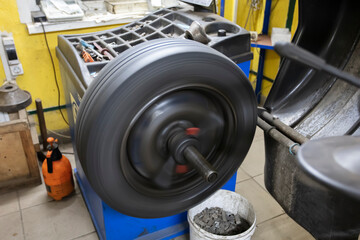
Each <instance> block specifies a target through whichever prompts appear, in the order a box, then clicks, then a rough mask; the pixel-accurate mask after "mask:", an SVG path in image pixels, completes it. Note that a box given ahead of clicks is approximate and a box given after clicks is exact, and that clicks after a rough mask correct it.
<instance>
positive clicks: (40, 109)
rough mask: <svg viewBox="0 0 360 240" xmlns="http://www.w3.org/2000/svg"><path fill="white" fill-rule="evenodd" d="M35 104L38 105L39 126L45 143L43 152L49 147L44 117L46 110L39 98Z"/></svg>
mask: <svg viewBox="0 0 360 240" xmlns="http://www.w3.org/2000/svg"><path fill="white" fill-rule="evenodd" d="M35 103H36V113H37V116H38V119H39V126H40V133H41V138H42V142H43V150H44V151H45V150H46V147H47V141H46V139H47V130H46V123H45V117H44V109H43V106H42V102H41V99H39V98H37V99H35Z"/></svg>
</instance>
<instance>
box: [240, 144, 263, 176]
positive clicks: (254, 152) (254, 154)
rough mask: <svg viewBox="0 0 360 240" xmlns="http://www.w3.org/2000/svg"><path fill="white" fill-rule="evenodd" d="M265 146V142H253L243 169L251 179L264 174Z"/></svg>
mask: <svg viewBox="0 0 360 240" xmlns="http://www.w3.org/2000/svg"><path fill="white" fill-rule="evenodd" d="M264 166H265V145H264V140H258V141H253V143H252V145H251V147H250V150H249V152H248V154H247V155H246V158H245V160H244V162H243V163H242V164H241V168H242V169H243V170H244V171H245V172H246V173H247V174H249V175H250V176H251V177H255V176H257V175H260V174H262V173H264Z"/></svg>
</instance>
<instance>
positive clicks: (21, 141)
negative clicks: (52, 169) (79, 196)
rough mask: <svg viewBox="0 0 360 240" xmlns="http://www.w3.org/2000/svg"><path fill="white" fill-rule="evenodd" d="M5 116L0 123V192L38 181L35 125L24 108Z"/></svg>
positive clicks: (37, 144)
mask: <svg viewBox="0 0 360 240" xmlns="http://www.w3.org/2000/svg"><path fill="white" fill-rule="evenodd" d="M9 117H10V121H8V122H1V123H0V193H4V192H9V191H12V190H15V189H18V188H20V187H23V186H29V185H35V184H41V177H40V171H39V167H38V160H37V155H36V150H37V151H38V150H40V146H39V142H38V138H37V133H36V129H35V126H34V124H32V125H33V126H30V125H31V124H30V122H29V119H28V116H27V113H26V111H25V110H20V111H19V112H16V113H11V114H9ZM34 143H35V145H34ZM36 148H37V149H36Z"/></svg>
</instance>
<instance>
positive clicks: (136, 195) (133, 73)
mask: <svg viewBox="0 0 360 240" xmlns="http://www.w3.org/2000/svg"><path fill="white" fill-rule="evenodd" d="M184 86H187V87H188V86H196V88H197V89H201V88H204V89H213V90H214V91H216V92H218V93H220V94H221V95H222V96H224V98H226V101H227V103H228V105H229V109H232V113H233V115H234V116H233V119H234V129H232V132H231V134H229V135H231V139H230V140H231V144H229V145H228V146H227V150H226V152H224V153H223V154H222V155H221V158H222V160H221V161H222V163H226V164H221V165H218V166H217V167H218V169H217V170H218V173H219V177H218V179H217V180H216V181H215V182H213V183H206V182H204V181H201V180H199V181H198V182H197V183H196V184H195V183H194V185H193V186H192V187H191V188H190V189H186V191H180V190H179V192H178V193H177V192H176V189H173V191H172V193H171V194H168V195H166V194H165V195H161V194H156V193H157V190H156V189H155V190H154V191H153V192H154V194H147V193H144V192H142V191H141V190H139V189H136V187H134V185H133V184H132V183H131V181H130V180H129V178H128V177H127V176H126V175H128V174H130V173H132V174H136V171H134V170H133V169H131V164H129V160H128V155H127V154H128V153H127V149H126V145H127V141H128V139H127V137H128V135H127V134H128V132H127V130H128V128H129V126H130V125H131V122H132V121H133V120H134V119H135V117H136V115H137V114H138V113H139V111H140V109H142V108H143V107H144V106H145V105H146V104H147V103H149V102H150V101H152V100H154V98H156V97H157V96H159V95H161V94H162V93H163V92H166V91H169V90H171V89H175V88H176V89H181V88H182V87H184ZM211 91H212V90H211ZM256 106H257V104H256V99H255V96H254V93H253V89H252V87H251V85H250V83H249V81H248V79H247V77H246V76H245V75H244V73H243V72H242V71H241V70H240V68H239V67H238V66H236V64H234V63H233V62H232V61H231V60H230V59H228V58H227V57H225V56H224V55H222V54H221V53H219V52H217V51H215V50H213V49H211V48H209V47H207V46H205V45H202V44H199V43H197V42H194V41H190V40H184V39H160V40H154V41H150V42H146V43H143V44H140V45H137V46H135V47H133V48H131V49H129V50H127V51H126V52H124V53H123V54H122V55H120V56H119V57H118V58H116V59H114V60H113V61H111V62H110V63H109V64H107V65H106V67H104V69H103V70H102V71H101V72H100V73H99V75H98V76H97V78H96V80H94V82H93V83H92V84H91V85H90V86H89V88H88V89H87V91H86V93H85V95H84V97H83V99H82V102H81V104H80V109H79V112H78V115H77V123H76V148H77V153H78V156H79V159H80V162H81V165H82V168H83V170H84V172H85V174H86V176H87V178H88V180H89V182H90V184H91V185H92V187H93V189H94V190H95V191H96V192H97V194H98V195H99V196H100V197H101V198H102V199H103V200H104V201H105V202H106V203H107V204H108V205H109V206H111V207H112V208H114V209H115V210H118V211H120V212H121V213H124V214H127V215H130V216H134V217H142V218H155V217H165V216H170V215H173V214H176V213H180V212H182V211H184V210H187V209H189V208H190V207H192V206H194V205H195V204H197V203H199V202H200V201H202V200H204V199H205V198H206V197H208V196H209V195H210V194H212V193H213V192H214V191H216V190H217V189H219V188H220V187H221V186H222V185H223V184H225V183H226V182H227V181H228V180H229V179H230V178H231V176H232V175H233V174H234V173H235V172H236V171H237V169H238V167H239V166H240V164H241V163H242V161H243V159H244V158H245V156H246V154H247V152H248V150H249V148H250V145H251V142H252V139H253V136H254V133H255V127H256V116H257V115H256ZM225 160H226V161H225ZM214 161H215V160H214ZM145 185H146V184H145ZM149 186H150V185H149ZM149 188H151V187H149ZM159 192H161V191H160V190H159Z"/></svg>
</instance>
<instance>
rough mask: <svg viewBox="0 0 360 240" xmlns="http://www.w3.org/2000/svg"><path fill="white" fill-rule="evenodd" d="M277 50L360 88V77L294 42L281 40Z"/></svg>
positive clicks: (284, 55)
mask: <svg viewBox="0 0 360 240" xmlns="http://www.w3.org/2000/svg"><path fill="white" fill-rule="evenodd" d="M274 49H275V51H276V52H277V53H278V54H279V55H280V56H282V57H286V58H288V59H290V60H293V61H296V62H299V63H302V64H304V65H306V66H309V67H311V68H314V69H317V70H321V71H324V72H327V73H329V74H331V75H334V76H336V77H338V78H340V79H341V80H343V81H346V82H348V83H350V84H352V85H354V86H356V87H358V88H360V79H359V78H357V77H355V76H354V75H351V74H349V73H347V72H344V71H341V70H339V69H337V68H336V67H333V66H331V65H329V64H327V63H326V62H325V60H324V59H321V58H320V57H318V56H316V55H314V54H312V53H311V52H309V51H306V50H305V49H302V48H300V47H298V46H296V45H294V44H291V43H287V42H279V43H276V44H275V46H274Z"/></svg>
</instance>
